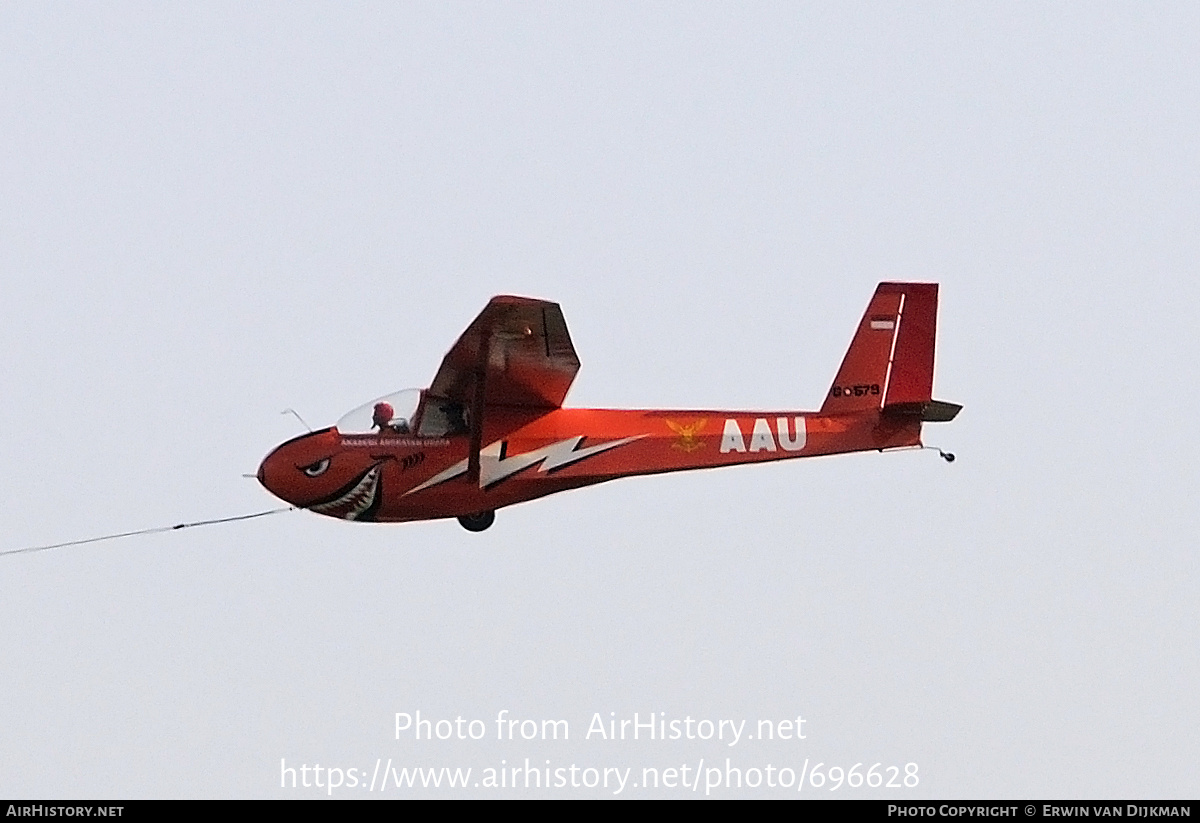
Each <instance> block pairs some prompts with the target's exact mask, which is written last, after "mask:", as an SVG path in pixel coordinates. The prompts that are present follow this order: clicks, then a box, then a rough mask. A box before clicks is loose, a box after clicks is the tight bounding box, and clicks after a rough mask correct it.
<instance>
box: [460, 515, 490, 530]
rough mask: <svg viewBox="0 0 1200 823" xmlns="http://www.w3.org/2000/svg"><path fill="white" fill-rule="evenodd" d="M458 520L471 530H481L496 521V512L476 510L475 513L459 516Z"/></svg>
mask: <svg viewBox="0 0 1200 823" xmlns="http://www.w3.org/2000/svg"><path fill="white" fill-rule="evenodd" d="M458 522H459V523H461V524H462V527H463V528H464V529H466V530H467V531H469V532H481V531H483V530H484V529H486V528H487V527H488V526H490V525H492V524H493V523H495V522H496V513H495V512H476V513H475V514H464V515H463V516H462V517H460V518H458Z"/></svg>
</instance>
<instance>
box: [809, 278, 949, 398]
mask: <svg viewBox="0 0 1200 823" xmlns="http://www.w3.org/2000/svg"><path fill="white" fill-rule="evenodd" d="M937 296H938V286H937V283H880V284H879V286H878V287H877V288H876V289H875V296H874V297H872V298H871V302H870V304H868V305H867V311H866V314H864V315H863V318H862V321H861V322H860V323H859V324H858V331H857V332H855V334H854V340H852V341H851V343H850V349H849V350H848V351H847V352H846V357H845V359H844V360H842V367H841V368H840V369H838V373H837V377H836V378H835V379H834V381H833V386H832V387H831V388H830V389H829V395H828V396H827V397H826V398H825V404H824V405H823V406H821V413H822V414H838V413H844V412H859V411H871V410H878V409H885V410H887V411H889V412H895V413H901V414H904V413H915V414H920V415H922V416H924V413H925V411H926V409H927V407H930V404H931V403H933V347H934V339H935V338H936V336H937ZM953 405H954V404H940V405H939V407H940V406H953ZM954 411H955V413H957V407H956V408H955V409H954ZM940 414H941V416H942V418H944V417H945V414H946V411H945V410H942V411H941V412H940ZM950 416H951V417H953V414H951V415H950Z"/></svg>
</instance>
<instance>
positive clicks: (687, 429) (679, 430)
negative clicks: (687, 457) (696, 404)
mask: <svg viewBox="0 0 1200 823" xmlns="http://www.w3.org/2000/svg"><path fill="white" fill-rule="evenodd" d="M707 422H708V420H707V419H705V418H703V417H702V418H700V419H699V420H693V421H692V422H691V423H686V424H685V423H676V422H675V421H674V420H667V421H666V423H667V426H668V427H669V428H670V429H671V431H673V432H675V433H676V434H677V435H679V439H678V440H676V441H675V442H674V443H672V444H671V448H673V449H679V450H680V451H682V452H687V453H688V454H691V453H692V452H694V451H696V450H697V449H700V448H703V447H704V443H702V442H701V441H700V438H699V436H698V435H699V434H700V432H702V431H704V424H705V423H707Z"/></svg>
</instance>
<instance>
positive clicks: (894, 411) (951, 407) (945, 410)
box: [883, 400, 962, 423]
mask: <svg viewBox="0 0 1200 823" xmlns="http://www.w3.org/2000/svg"><path fill="white" fill-rule="evenodd" d="M960 411H962V406H961V405H959V404H958V403H947V402H946V401H945V400H930V401H929V402H927V403H889V404H888V405H886V406H884V407H883V413H884V414H886V415H895V416H897V417H910V416H911V417H919V418H920V419H921V422H923V423H949V422H950V421H951V420H953V419H954V418H955V417H957V416H958V413H959V412H960Z"/></svg>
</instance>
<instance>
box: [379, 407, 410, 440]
mask: <svg viewBox="0 0 1200 823" xmlns="http://www.w3.org/2000/svg"><path fill="white" fill-rule="evenodd" d="M395 414H396V411H395V409H393V408H392V404H391V403H376V404H375V412H374V414H373V415H372V418H371V423H372V425H373V426H375V427H377V428H378V429H379V433H380V434H382V435H389V434H410V433H411V431H412V430H411V429H410V428H409V425H408V421H407V420H405V419H404V418H403V417H397V418H395V420H393V417H394V416H395Z"/></svg>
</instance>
